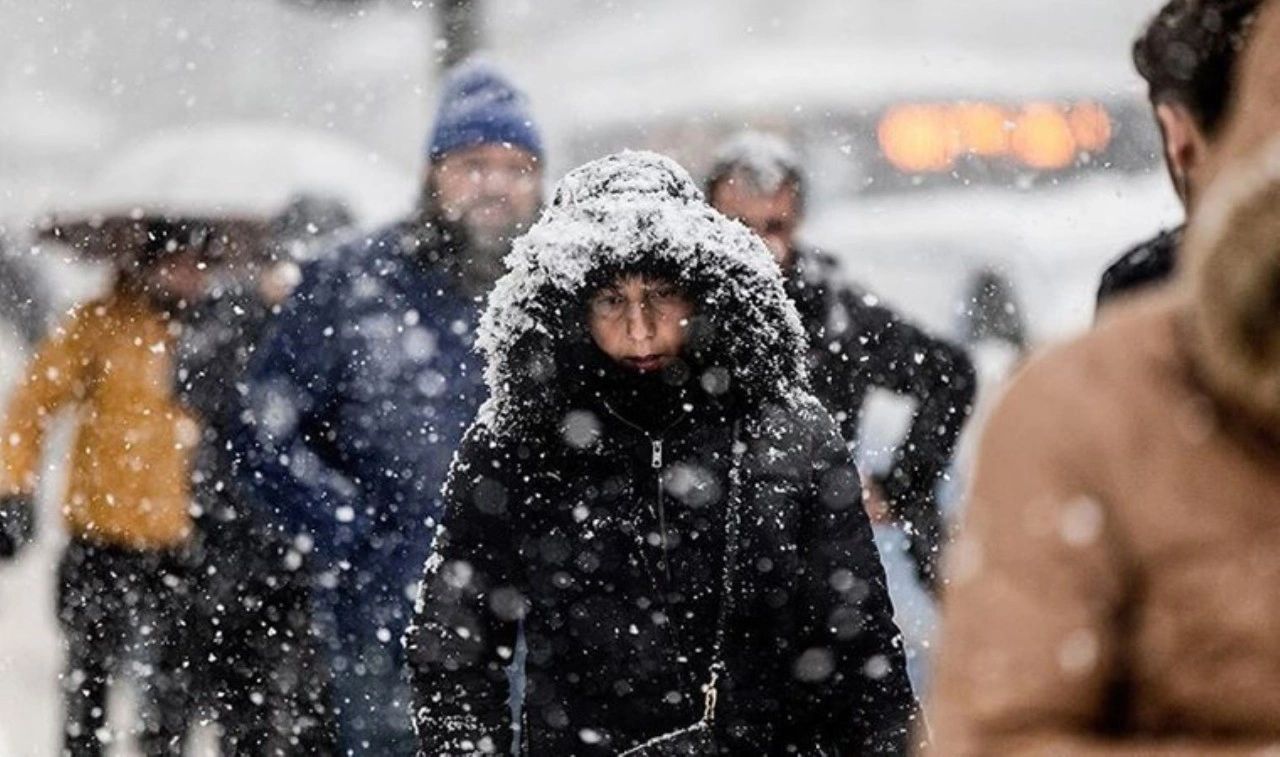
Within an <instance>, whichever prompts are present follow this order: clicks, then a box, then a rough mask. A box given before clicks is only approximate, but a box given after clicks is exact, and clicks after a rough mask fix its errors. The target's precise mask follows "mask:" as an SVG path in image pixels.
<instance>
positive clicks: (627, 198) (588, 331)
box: [406, 152, 916, 757]
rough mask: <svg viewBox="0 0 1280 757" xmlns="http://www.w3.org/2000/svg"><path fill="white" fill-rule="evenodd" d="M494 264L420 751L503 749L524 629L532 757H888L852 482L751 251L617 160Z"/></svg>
mask: <svg viewBox="0 0 1280 757" xmlns="http://www.w3.org/2000/svg"><path fill="white" fill-rule="evenodd" d="M512 268H513V270H512V272H511V273H509V274H508V275H507V276H506V277H504V278H503V279H502V280H501V281H500V282H499V284H498V286H497V288H496V289H495V290H494V294H493V297H491V298H490V307H489V309H488V310H487V311H486V313H485V316H484V319H483V321H482V325H481V335H482V336H481V343H482V345H483V347H484V350H485V353H486V356H487V358H488V360H489V364H488V368H487V375H488V377H489V380H490V389H491V390H492V399H491V400H490V402H489V403H488V404H486V406H485V410H484V411H483V412H482V413H481V415H480V419H479V420H478V421H477V423H476V424H475V425H474V426H473V427H472V429H471V430H470V431H469V432H468V434H467V438H466V440H465V441H464V443H463V445H462V447H461V450H460V451H459V453H458V456H457V458H456V459H455V463H454V467H453V470H452V471H451V473H450V480H449V484H448V486H447V495H446V497H447V508H446V511H445V516H444V522H443V529H442V534H443V535H442V537H441V540H440V543H439V545H438V550H437V552H436V554H435V555H433V557H432V559H431V562H430V564H429V567H428V572H427V579H426V581H425V582H424V585H423V590H422V598H421V600H420V602H419V605H418V610H417V614H416V618H415V623H414V626H413V627H411V629H410V631H409V633H408V634H407V636H406V644H407V646H408V647H409V650H410V659H411V661H412V670H413V673H414V683H415V697H416V699H415V702H416V704H415V707H414V713H415V718H416V719H417V721H418V733H419V737H420V739H421V745H422V751H421V754H424V755H441V754H449V755H457V754H507V753H510V741H511V732H512V729H511V727H510V710H509V708H508V706H507V698H508V696H509V692H510V689H509V687H508V685H507V681H506V679H505V676H504V675H503V672H504V668H505V667H506V665H507V664H508V663H509V661H510V658H511V655H512V651H513V650H514V648H515V645H516V638H517V629H518V628H519V627H520V625H521V623H523V626H524V629H525V633H526V635H527V638H528V646H529V658H528V659H529V661H528V694H527V700H526V703H525V705H526V706H525V718H524V728H523V734H522V735H523V736H524V738H525V740H526V743H525V745H524V751H525V753H528V754H533V755H552V754H554V755H580V756H583V757H585V756H586V755H617V754H643V755H655V754H672V755H675V754H697V755H712V754H735V755H782V754H804V755H816V754H858V755H879V754H901V753H903V752H904V751H905V748H906V738H907V736H908V731H909V729H910V721H911V719H912V718H913V716H914V714H915V711H916V706H915V700H914V697H913V696H912V693H911V687H910V684H909V683H908V680H907V676H906V665H905V661H904V658H903V653H902V648H901V644H900V641H899V633H898V629H897V628H896V627H895V626H894V622H893V607H892V604H891V602H890V600H889V596H888V592H887V590H886V587H885V578H884V571H883V568H882V567H881V565H880V559H879V555H878V554H877V553H876V548H875V544H874V542H873V540H872V535H871V529H870V524H869V520H868V517H867V514H866V512H865V510H863V508H862V507H861V501H860V500H861V486H860V482H859V478H858V473H857V470H856V468H855V466H854V464H853V461H852V458H851V456H850V454H849V450H848V449H847V448H846V445H845V444H844V442H843V440H842V439H841V437H840V435H839V432H838V431H837V429H836V427H835V423H834V422H833V420H832V418H831V416H830V415H829V414H828V413H827V412H826V410H825V409H823V408H822V407H821V405H819V404H818V402H817V400H816V399H815V398H814V397H813V396H812V395H811V394H810V393H809V392H808V389H807V381H806V378H805V370H804V354H805V344H804V342H805V335H804V333H803V331H802V329H801V326H800V322H799V318H798V317H797V315H796V312H795V307H794V305H793V303H791V302H790V301H789V298H788V297H787V294H786V292H785V290H784V289H783V285H782V279H781V276H780V275H779V271H778V270H777V268H776V267H775V266H774V265H773V264H772V261H771V260H770V257H769V253H768V251H767V250H766V249H765V247H764V245H763V244H762V243H761V241H760V240H759V239H758V238H757V237H756V236H755V235H753V234H752V233H750V232H749V231H748V230H747V229H745V228H743V227H742V226H740V225H739V224H736V223H733V222H731V221H729V220H728V219H726V218H725V217H724V216H722V215H721V214H719V213H716V212H715V211H714V210H712V209H711V208H710V207H709V206H708V205H707V204H706V202H705V201H704V200H703V197H702V194H701V192H699V191H698V187H697V184H696V183H695V182H694V181H693V179H692V178H691V177H690V176H689V175H688V174H687V173H686V172H685V171H684V169H682V168H680V167H679V166H678V165H676V164H675V163H674V162H673V161H671V160H670V159H668V158H664V157H661V156H658V155H654V154H653V153H635V152H627V153H621V154H618V155H612V156H610V157H607V158H602V159H600V160H597V161H594V162H592V163H588V164H587V165H584V166H582V167H581V168H578V169H575V170H574V171H572V172H570V173H569V174H568V175H567V176H566V177H565V178H564V179H563V180H562V181H561V183H560V184H559V186H558V187H557V190H556V195H555V200H554V201H553V203H552V205H551V206H550V208H549V209H548V210H547V212H546V213H545V214H544V215H543V216H542V219H541V220H540V221H539V222H538V223H537V225H536V226H535V227H534V228H533V230H532V231H530V233H529V234H528V235H527V236H525V237H522V238H521V239H520V240H519V241H518V242H517V243H516V251H515V253H513V255H512ZM686 727H691V728H690V729H689V730H684V729H686ZM664 737H665V738H664ZM655 738H661V739H662V743H661V744H652V743H650V744H648V745H647V746H640V745H644V744H646V743H647V742H649V741H650V740H651V739H655ZM632 749H635V750H636V751H634V752H632V751H630V750H632Z"/></svg>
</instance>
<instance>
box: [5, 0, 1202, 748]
mask: <svg viewBox="0 0 1280 757" xmlns="http://www.w3.org/2000/svg"><path fill="white" fill-rule="evenodd" d="M1159 4H1160V3H1159V0H1046V1H1045V2H1027V0H965V2H957V0H791V1H788V2H781V1H780V0H646V1H645V2H643V3H641V2H630V3H628V2H612V1H607V2H606V1H603V0H537V1H536V2H535V0H489V1H488V2H485V3H484V6H483V17H482V20H483V33H484V41H485V44H484V47H485V49H487V50H488V51H489V52H490V54H491V56H492V57H493V58H495V59H496V60H498V61H499V62H500V63H503V64H505V65H506V66H507V67H508V68H509V70H510V72H511V73H512V74H513V76H514V77H515V78H516V79H517V80H518V81H519V82H520V83H521V84H522V85H523V86H524V87H525V88H526V90H527V91H528V93H529V95H530V97H531V99H532V102H533V106H534V109H535V112H536V113H537V115H538V117H539V120H540V122H541V124H542V127H543V129H544V133H545V134H546V136H547V140H548V144H549V157H550V165H549V169H550V170H549V172H548V178H549V179H554V178H556V177H558V176H559V175H560V174H561V173H563V172H564V171H565V170H567V169H568V168H570V167H572V165H575V164H577V163H580V162H582V161H584V160H587V159H589V158H592V157H596V156H598V155H599V154H602V153H604V152H607V151H612V150H614V149H618V148H620V147H623V146H632V147H656V148H659V149H663V150H666V151H669V152H671V153H672V154H674V155H675V156H676V157H678V158H679V159H681V160H683V161H685V162H686V163H687V164H688V165H689V167H690V168H691V169H692V170H694V171H698V170H700V169H701V168H703V167H705V164H706V163H705V162H706V159H707V157H708V155H707V149H709V147H710V146H711V145H712V144H714V141H715V140H716V139H718V138H719V137H721V136H724V135H725V134H728V133H730V132H732V131H734V130H736V129H739V128H742V127H744V126H754V127H761V128H768V129H772V130H775V131H780V132H783V133H785V134H787V135H788V136H789V137H791V138H792V139H794V140H796V141H797V142H798V143H799V147H800V149H801V152H802V154H803V155H804V157H805V159H806V162H807V164H808V168H809V171H810V172H811V175H812V181H813V186H814V196H813V198H812V200H813V202H812V212H811V219H810V223H809V225H808V227H807V229H806V232H805V236H806V237H807V238H808V239H809V240H810V241H812V242H815V243H817V244H820V245H823V246H826V247H828V248H829V249H830V250H831V251H833V252H835V253H837V254H838V255H840V256H841V257H842V259H843V260H844V261H845V263H846V265H847V266H848V270H849V271H850V274H851V275H852V276H853V277H854V278H856V279H857V280H858V281H860V282H861V283H863V284H864V285H866V286H867V287H869V288H871V289H872V290H874V291H876V292H878V293H880V294H881V295H883V296H884V297H885V298H886V299H887V300H888V301H889V302H890V303H891V304H894V305H896V306H898V307H900V308H901V309H903V310H904V311H906V312H908V313H910V314H911V315H912V316H914V317H915V318H917V319H919V320H921V321H923V322H925V323H926V324H928V325H929V326H930V327H932V328H933V329H935V330H937V331H939V332H942V333H947V334H955V333H956V332H957V330H958V328H959V323H960V316H961V313H962V311H963V303H962V299H963V296H962V293H963V287H964V283H965V280H966V278H967V276H968V275H970V273H971V272H972V271H974V270H976V269H977V268H978V267H980V266H982V265H994V266H996V267H997V268H999V269H1000V270H1003V271H1004V272H1006V273H1007V274H1008V275H1009V276H1010V278H1011V279H1013V281H1014V282H1015V285H1016V286H1017V288H1018V297H1019V299H1020V301H1021V303H1022V305H1023V307H1024V308H1025V310H1026V315H1027V319H1028V323H1029V326H1030V329H1031V333H1032V336H1033V337H1034V338H1035V339H1036V340H1037V341H1044V340H1049V339H1054V338H1059V337H1062V336H1066V335H1069V334H1071V333H1073V332H1075V331H1078V330H1079V329H1081V328H1084V327H1085V326H1086V325H1087V324H1088V322H1089V320H1090V319H1091V318H1092V295H1093V291H1094V289H1095V287H1096V283H1097V279H1098V276H1099V274H1100V273H1101V270H1102V268H1103V267H1104V265H1105V263H1106V262H1107V261H1108V260H1109V259H1110V258H1113V257H1115V256H1116V255H1118V254H1119V253H1120V252H1121V251H1122V250H1123V249H1124V248H1126V247H1127V246H1129V245H1131V244H1133V243H1135V242H1138V241H1140V240H1142V239H1144V238H1146V237H1148V236H1150V235H1151V234H1153V233H1154V232H1155V231H1156V230H1157V229H1159V228H1161V227H1163V226H1167V225H1170V224H1173V223H1176V222H1177V221H1178V219H1179V217H1180V210H1179V208H1178V206H1177V203H1176V201H1175V198H1174V197H1173V194H1172V192H1171V191H1170V190H1169V189H1168V187H1167V181H1166V179H1165V176H1164V173H1163V166H1162V165H1161V163H1160V160H1159V157H1158V155H1156V154H1155V151H1154V150H1155V144H1156V143H1155V141H1154V131H1153V125H1152V124H1151V123H1150V119H1149V116H1147V114H1146V112H1145V110H1144V109H1143V91H1142V88H1141V86H1140V82H1139V81H1138V80H1137V78H1136V76H1135V75H1134V74H1133V73H1132V72H1131V68H1130V66H1129V61H1128V48H1129V44H1130V42H1131V39H1132V37H1133V36H1134V34H1135V33H1136V31H1137V30H1138V28H1139V27H1140V25H1141V23H1142V21H1143V20H1144V19H1145V18H1146V17H1148V16H1150V15H1151V14H1152V13H1154V11H1155V10H1156V9H1157V8H1158V6H1159ZM440 53H441V47H440V44H439V43H438V34H437V30H436V28H435V18H434V11H433V10H432V8H431V7H430V3H424V2H421V1H419V0H413V1H412V2H410V0H403V2H381V3H379V2H364V3H357V2H339V1H338V0H329V1H328V2H304V1H303V0H293V1H292V2H289V1H286V0H217V1H216V2H215V0H117V1H116V2H91V1H90V0H27V1H26V2H19V1H18V0H5V1H4V2H0V64H2V65H0V71H3V73H2V74H0V224H2V225H3V226H4V228H5V230H6V236H7V237H8V240H9V245H10V247H11V248H12V249H14V250H16V251H17V252H18V253H19V254H22V255H24V256H25V255H26V254H27V253H28V252H31V253H32V255H31V260H32V261H33V262H34V263H35V266H36V269H37V271H38V275H39V276H40V278H41V281H42V282H43V283H44V285H45V286H46V287H47V289H48V291H49V293H50V295H51V297H52V299H53V301H54V303H55V304H56V305H57V306H59V307H61V306H65V305H66V304H67V303H69V302H70V301H73V300H74V299H76V298H79V297H83V296H84V295H85V294H86V293H88V292H91V291H92V289H93V287H94V286H95V284H96V282H97V281H98V280H99V279H98V276H99V274H98V273H97V272H95V271H93V270H92V269H90V268H87V267H85V266H81V265H75V264H72V263H69V262H67V261H66V260H65V259H64V258H65V253H64V252H63V251H60V250H57V249H54V248H49V247H44V248H39V249H34V250H33V249H32V242H31V236H30V233H29V228H30V224H31V223H32V221H33V219H35V218H37V217H38V216H40V215H42V214H45V213H49V212H68V211H69V212H74V211H76V210H77V209H81V208H84V207H86V206H89V205H93V204H94V203H100V202H102V201H103V199H104V192H107V193H109V192H110V191H111V190H112V189H113V188H119V187H120V185H121V182H122V181H124V180H122V179H120V178H119V177H120V176H122V175H123V176H125V177H126V178H127V177H128V176H129V175H130V172H131V171H134V170H140V169H134V168H130V166H131V165H137V164H131V163H130V162H129V160H127V159H129V156H130V155H131V154H134V155H136V153H134V152H133V151H134V150H135V148H137V146H138V145H140V144H144V143H146V142H147V141H148V140H151V139H154V138H155V135H156V134H158V133H160V132H167V133H168V134H170V135H171V136H172V135H173V134H174V133H175V132H176V133H177V134H179V135H181V134H182V133H184V132H189V131H191V130H193V129H196V128H197V127H198V128H208V127H209V126H210V125H217V124H234V126H231V127H226V128H229V129H230V130H231V131H233V132H234V131H235V130H236V129H266V130H272V131H275V132H277V133H283V134H284V135H285V136H284V137H282V139H283V140H284V141H286V142H293V143H297V144H302V145H303V146H302V147H299V148H297V149H298V151H299V152H298V154H300V155H303V156H304V157H305V156H306V155H314V156H316V157H315V160H316V161H324V160H328V159H330V158H332V159H333V160H337V158H336V157H333V156H336V155H338V154H341V155H342V156H344V157H343V158H342V160H343V161H346V162H345V163H343V164H342V165H344V166H346V168H343V169H341V172H342V173H343V175H344V176H346V177H347V187H346V191H348V192H350V193H354V194H356V195H358V196H359V198H360V204H359V208H360V210H361V218H362V219H363V220H364V221H365V222H366V223H373V222H376V221H377V220H379V219H386V218H390V217H394V216H395V215H396V214H397V213H398V212H400V210H401V209H403V208H404V207H407V206H408V205H409V204H410V203H411V202H412V199H413V192H414V191H415V178H416V177H417V176H418V175H419V173H420V170H421V146H422V143H423V140H424V138H425V136H426V132H427V130H428V127H429V122H430V117H431V112H432V109H433V104H434V93H435V85H436V81H437V74H438V71H437V68H438V66H437V61H438V59H439V56H440ZM966 98H973V99H988V100H996V101H1002V102H1009V103H1019V102H1029V101H1033V100H1047V101H1057V100H1066V99H1071V100H1079V99H1089V100H1093V101H1099V102H1105V103H1107V104H1108V107H1109V108H1110V109H1111V110H1112V114H1113V116H1114V117H1115V119H1116V123H1115V128H1116V132H1117V135H1119V134H1121V133H1123V134H1125V135H1127V136H1126V138H1129V137H1131V138H1132V139H1131V142H1130V144H1131V145H1132V149H1131V150H1130V154H1129V155H1128V156H1127V161H1126V163H1125V165H1123V166H1121V165H1119V164H1117V165H1107V164H1105V163H1104V162H1101V161H1100V162H1096V163H1092V164H1088V165H1081V166H1079V167H1078V168H1079V170H1074V171H1068V172H1064V173H1062V174H1061V175H1056V176H1053V177H1049V178H1046V177H1042V176H1034V175H1029V174H1025V175H1018V176H998V177H987V178H986V179H979V180H974V181H967V182H966V181H954V182H942V183H935V184H930V183H923V184H920V185H917V186H913V185H912V184H911V183H910V182H905V183H896V184H895V183H894V182H885V181H879V182H876V181H873V180H872V179H874V177H875V173H874V171H873V170H872V169H871V168H869V166H870V165H871V163H872V160H871V156H870V155H869V151H874V149H875V144H874V140H868V139H866V138H865V133H864V132H865V131H866V128H865V125H866V121H867V119H868V118H871V117H872V116H873V114H875V113H877V112H880V111H882V110H883V109H884V108H886V107H889V106H892V105H894V104H895V103H910V102H919V101H938V100H961V99H966ZM218 128H223V127H218ZM307 145H311V147H307ZM1144 146H1145V147H1144ZM308 150H309V151H310V152H308ZM132 159H133V160H136V158H132ZM193 159H195V158H193ZM122 162H123V164H124V166H125V167H124V168H121V167H120V166H121V163H122ZM351 166H356V167H355V168H351ZM261 170H262V171H270V172H272V173H275V174H276V178H279V176H280V175H283V173H286V172H289V171H296V170H298V169H297V168H296V166H295V167H292V168H291V167H290V166H288V165H284V164H281V165H272V166H271V167H270V168H269V169H267V168H265V167H264V168H262V169H261ZM113 171H114V173H112V172H113ZM122 171H123V173H121V172H122ZM104 175H105V176H108V177H110V178H107V179H104ZM227 181H228V182H229V183H228V185H227V186H225V187H221V188H220V189H222V190H228V191H232V192H243V193H244V194H245V195H246V196H253V195H254V193H255V191H259V190H261V189H262V186H261V185H262V184H263V183H264V182H266V183H270V181H269V178H268V177H264V176H261V175H258V176H255V175H254V174H253V171H251V170H250V168H249V167H246V169H245V170H244V172H243V175H239V174H236V173H234V172H233V173H232V174H231V175H230V176H229V178H228V179H227ZM241 182H242V183H241ZM9 331H10V330H9V329H7V328H5V327H4V326H3V325H2V324H0V350H2V352H0V357H2V359H0V387H3V386H5V385H7V383H8V382H10V381H11V380H12V378H13V375H14V373H15V371H16V370H18V368H19V366H20V365H21V362H22V360H23V358H24V354H23V349H22V347H21V346H20V344H19V343H18V342H17V341H16V340H15V339H13V338H11V334H10V333H9ZM892 415H893V414H892V412H887V413H886V414H885V418H887V420H884V421H878V425H876V426H875V428H876V430H877V431H879V432H880V433H884V434H888V433H890V432H891V430H892V428H893V426H894V421H893V418H892ZM46 483H47V486H46V502H45V505H46V509H45V515H44V517H43V522H44V524H45V525H46V526H49V525H51V524H55V523H56V517H54V510H53V502H52V497H51V496H49V495H51V494H53V493H55V492H56V491H57V490H58V486H57V480H56V477H50V480H49V481H48V482H46ZM59 538H60V537H59V535H58V533H57V529H56V528H50V527H46V528H44V529H43V530H42V536H41V543H40V546H39V548H37V549H35V550H31V551H29V552H28V553H27V554H26V555H25V556H24V557H23V558H22V559H21V560H19V561H18V562H17V563H15V564H12V565H4V566H0V757H9V756H10V755H24V756H26V755H32V756H36V757H43V756H44V755H52V754H55V753H56V746H55V745H56V744H57V722H58V719H59V706H60V705H59V702H58V695H57V681H56V674H57V669H58V657H59V654H58V638H57V630H56V625H55V623H54V619H53V614H52V566H53V564H54V560H55V556H56V554H57V542H58V539H59ZM908 610H909V608H904V612H906V611H908ZM922 617H925V618H926V620H925V621H922V622H926V623H927V613H924V614H923V615H922Z"/></svg>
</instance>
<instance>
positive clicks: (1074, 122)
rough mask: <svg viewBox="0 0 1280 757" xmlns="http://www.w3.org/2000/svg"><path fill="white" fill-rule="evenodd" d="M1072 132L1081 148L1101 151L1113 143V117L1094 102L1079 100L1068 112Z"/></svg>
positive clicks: (1094, 151)
mask: <svg viewBox="0 0 1280 757" xmlns="http://www.w3.org/2000/svg"><path fill="white" fill-rule="evenodd" d="M1067 122H1068V123H1069V124H1070V125H1071V134H1072V136H1073V137H1075V140H1076V144H1077V145H1079V146H1080V149H1081V150H1084V151H1085V152H1091V153H1100V152H1103V151H1104V150H1106V149H1107V147H1108V146H1109V145H1110V144H1111V117H1110V116H1109V115H1107V111H1106V109H1104V108H1103V107H1102V106H1101V105H1099V104H1097V103H1094V102H1088V101H1083V102H1078V103H1075V104H1074V105H1072V106H1071V110H1070V111H1068V112H1067Z"/></svg>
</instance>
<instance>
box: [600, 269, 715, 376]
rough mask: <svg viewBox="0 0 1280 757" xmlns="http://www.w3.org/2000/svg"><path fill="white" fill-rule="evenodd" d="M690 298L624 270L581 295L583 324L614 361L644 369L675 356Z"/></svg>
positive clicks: (684, 336)
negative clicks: (584, 311)
mask: <svg viewBox="0 0 1280 757" xmlns="http://www.w3.org/2000/svg"><path fill="white" fill-rule="evenodd" d="M692 315H693V303H692V302H690V301H689V299H688V298H687V297H686V296H685V294H684V291H683V290H681V289H680V287H678V286H676V285H675V284H672V283H670V282H667V281H663V280H661V279H649V278H644V277H642V276H625V277H622V278H619V279H616V280H615V281H613V283H611V284H609V285H608V286H605V287H601V288H600V289H598V290H596V292H595V293H594V294H592V295H591V298H590V299H589V300H587V325H588V326H589V327H590V329H591V338H592V339H594V340H595V343H596V346H598V347H599V348H600V349H601V350H603V351H604V353H605V354H606V355H608V356H609V357H611V358H613V359H614V361H616V362H618V363H621V364H622V365H625V366H627V367H629V368H632V369H634V370H637V371H640V372H641V373H649V372H652V371H657V370H661V369H662V368H664V367H666V366H667V365H668V364H669V363H670V362H671V361H673V360H675V359H676V358H677V357H679V355H680V353H681V351H682V350H683V349H684V344H685V340H686V339H687V329H688V326H689V317H690V316H692Z"/></svg>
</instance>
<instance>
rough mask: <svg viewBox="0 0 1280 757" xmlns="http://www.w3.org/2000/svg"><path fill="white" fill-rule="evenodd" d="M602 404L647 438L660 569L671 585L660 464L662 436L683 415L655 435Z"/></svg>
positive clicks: (662, 460)
mask: <svg viewBox="0 0 1280 757" xmlns="http://www.w3.org/2000/svg"><path fill="white" fill-rule="evenodd" d="M604 406H605V409H607V410H608V411H609V412H610V413H611V414H612V415H613V417H615V418H617V419H618V420H620V421H622V422H623V423H625V424H626V425H628V426H630V427H631V428H633V429H635V430H636V431H639V432H640V433H641V434H643V435H644V437H645V438H646V439H648V440H649V453H650V456H649V467H650V468H651V469H652V470H653V472H654V478H655V479H656V483H657V492H658V497H657V508H656V512H655V515H657V517H658V540H659V546H660V547H661V548H662V565H661V569H662V574H663V576H664V577H665V578H666V579H667V585H668V586H670V585H671V564H670V563H671V561H670V560H669V559H668V557H667V543H668V538H667V502H666V499H667V496H666V485H665V484H664V483H663V481H662V465H663V462H664V452H665V450H664V437H665V436H666V434H668V433H669V432H670V431H671V429H673V428H675V427H676V426H678V425H680V423H681V422H683V421H684V419H685V416H684V415H681V416H680V417H679V418H677V419H676V420H675V421H673V422H672V423H671V424H670V425H668V426H667V427H666V428H664V429H663V430H662V431H661V433H659V434H657V435H656V436H655V435H654V434H653V433H651V432H649V431H648V430H647V429H645V428H644V427H642V426H640V425H639V424H636V423H632V422H631V421H630V420H628V419H627V418H626V417H625V416H623V415H622V414H621V413H619V412H618V411H617V410H614V409H613V406H612V405H610V404H609V403H607V402H606V403H604Z"/></svg>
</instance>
